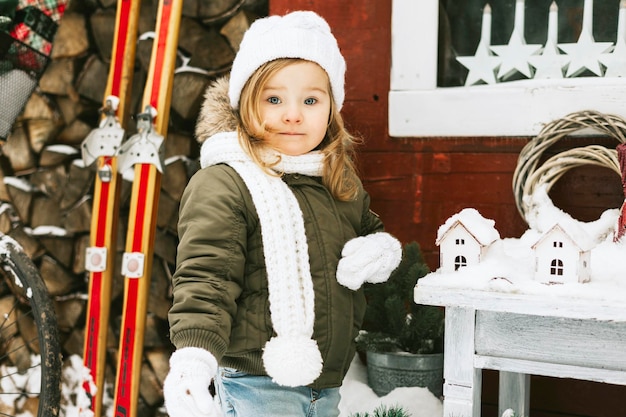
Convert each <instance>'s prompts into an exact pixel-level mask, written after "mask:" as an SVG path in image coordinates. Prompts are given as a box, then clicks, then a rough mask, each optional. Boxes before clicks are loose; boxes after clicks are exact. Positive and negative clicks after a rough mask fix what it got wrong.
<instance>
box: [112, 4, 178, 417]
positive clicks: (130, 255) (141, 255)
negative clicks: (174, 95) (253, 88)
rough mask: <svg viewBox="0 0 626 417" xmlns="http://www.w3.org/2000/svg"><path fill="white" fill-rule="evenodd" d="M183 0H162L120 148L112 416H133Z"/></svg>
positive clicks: (135, 412) (136, 397)
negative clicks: (123, 214) (124, 214)
mask: <svg viewBox="0 0 626 417" xmlns="http://www.w3.org/2000/svg"><path fill="white" fill-rule="evenodd" d="M182 3H183V2H182V0H160V2H159V10H158V14H157V27H156V35H155V36H156V37H155V39H154V42H153V48H152V55H151V58H150V68H149V70H148V78H147V81H146V88H145V91H144V96H143V102H142V108H143V109H144V112H143V113H141V114H140V115H138V121H137V127H138V133H137V134H136V135H134V136H133V137H131V138H130V139H128V141H127V142H125V143H124V144H123V145H122V147H121V148H120V152H119V170H120V172H124V171H126V169H129V168H131V167H133V166H134V179H133V187H132V191H131V193H132V194H131V202H130V213H129V224H128V229H127V233H128V234H127V237H126V250H125V253H124V258H123V259H122V274H123V275H124V276H125V283H124V310H123V316H122V327H121V329H120V344H119V350H118V365H117V375H116V386H115V398H114V404H113V407H114V410H113V412H114V415H115V416H116V417H136V416H137V402H138V398H139V380H140V373H141V365H142V357H143V338H144V330H145V324H146V313H147V305H148V297H149V289H150V276H151V272H152V258H153V253H154V237H155V232H156V217H157V208H158V201H159V193H160V184H161V174H162V173H163V152H162V150H163V141H164V139H165V137H166V136H167V125H168V120H169V111H170V99H171V92H172V82H173V77H174V69H175V64H176V50H177V46H178V33H179V28H180V19H181V14H182Z"/></svg>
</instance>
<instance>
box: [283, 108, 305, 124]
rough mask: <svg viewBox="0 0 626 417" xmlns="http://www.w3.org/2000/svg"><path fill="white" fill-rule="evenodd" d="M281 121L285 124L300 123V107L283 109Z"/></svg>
mask: <svg viewBox="0 0 626 417" xmlns="http://www.w3.org/2000/svg"><path fill="white" fill-rule="evenodd" d="M283 121H284V122H285V123H300V122H302V110H301V109H300V106H297V105H292V106H288V107H287V108H286V109H285V113H284V114H283Z"/></svg>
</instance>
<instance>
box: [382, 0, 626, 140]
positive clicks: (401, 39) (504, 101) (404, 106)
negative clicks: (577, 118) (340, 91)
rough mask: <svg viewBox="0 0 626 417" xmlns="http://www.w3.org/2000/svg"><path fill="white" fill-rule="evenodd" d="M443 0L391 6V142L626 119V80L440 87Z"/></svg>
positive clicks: (397, 1)
mask: <svg viewBox="0 0 626 417" xmlns="http://www.w3.org/2000/svg"><path fill="white" fill-rule="evenodd" d="M438 20H439V0H392V22H391V23H392V24H391V87H390V91H389V114H388V117H389V135H390V136H392V137H430V136H535V135H536V134H537V133H539V131H540V130H541V128H542V127H543V126H544V125H545V124H546V123H549V122H551V121H553V120H556V119H559V118H562V117H563V116H565V115H567V114H569V113H573V112H578V111H582V110H595V111H598V112H602V113H606V114H614V115H618V116H621V117H624V118H626V79H625V78H603V77H586V78H565V79H562V80H520V81H511V82H503V83H498V84H495V85H474V86H468V87H465V86H464V87H445V88H438V87H437V43H438Z"/></svg>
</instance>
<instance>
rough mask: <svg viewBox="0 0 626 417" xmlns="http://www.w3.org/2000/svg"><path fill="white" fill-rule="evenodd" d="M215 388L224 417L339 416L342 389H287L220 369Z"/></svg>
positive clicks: (268, 378) (263, 379) (250, 376)
mask: <svg viewBox="0 0 626 417" xmlns="http://www.w3.org/2000/svg"><path fill="white" fill-rule="evenodd" d="M215 388H216V390H217V395H218V397H219V400H220V402H221V405H222V412H223V413H224V417H265V416H267V417H279V416H285V417H297V416H301V417H338V416H339V399H340V396H339V388H327V389H323V390H319V391H317V390H314V389H311V388H308V387H295V388H292V387H283V386H281V385H278V384H276V383H274V382H272V378H270V377H268V376H257V375H250V374H247V373H244V372H240V371H237V370H236V369H232V368H219V371H218V373H217V377H216V378H215Z"/></svg>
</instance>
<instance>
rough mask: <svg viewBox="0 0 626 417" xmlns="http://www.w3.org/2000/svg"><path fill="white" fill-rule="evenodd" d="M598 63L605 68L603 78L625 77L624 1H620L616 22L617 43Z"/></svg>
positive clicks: (625, 33) (625, 32) (625, 22)
mask: <svg viewBox="0 0 626 417" xmlns="http://www.w3.org/2000/svg"><path fill="white" fill-rule="evenodd" d="M599 60H600V62H601V63H602V64H603V65H604V66H605V67H606V72H605V74H604V76H605V77H626V1H624V0H622V2H621V3H620V7H619V18H618V21H617V41H616V42H615V49H614V50H613V52H612V53H610V54H602V55H600V57H599Z"/></svg>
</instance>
